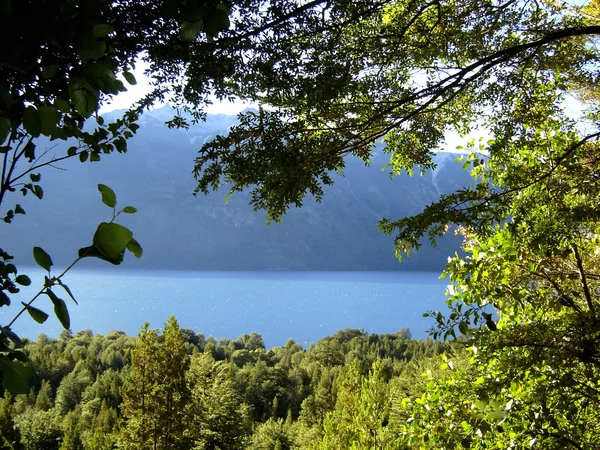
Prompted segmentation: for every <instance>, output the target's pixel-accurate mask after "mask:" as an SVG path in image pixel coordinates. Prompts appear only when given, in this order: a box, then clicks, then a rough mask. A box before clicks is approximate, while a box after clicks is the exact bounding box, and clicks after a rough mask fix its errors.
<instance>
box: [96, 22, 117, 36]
mask: <svg viewBox="0 0 600 450" xmlns="http://www.w3.org/2000/svg"><path fill="white" fill-rule="evenodd" d="M113 31H115V29H114V28H113V27H112V26H111V25H109V24H107V23H101V24H99V25H96V26H95V27H94V36H96V37H97V38H105V37H107V36H108V35H109V34H110V33H112V32H113Z"/></svg>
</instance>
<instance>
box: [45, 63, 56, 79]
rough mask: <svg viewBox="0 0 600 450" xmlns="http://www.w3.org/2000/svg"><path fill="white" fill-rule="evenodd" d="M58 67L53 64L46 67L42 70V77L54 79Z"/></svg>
mask: <svg viewBox="0 0 600 450" xmlns="http://www.w3.org/2000/svg"><path fill="white" fill-rule="evenodd" d="M57 68H58V66H57V65H56V64H51V65H49V66H45V67H43V68H42V77H44V78H52V77H53V76H54V75H56V69H57Z"/></svg>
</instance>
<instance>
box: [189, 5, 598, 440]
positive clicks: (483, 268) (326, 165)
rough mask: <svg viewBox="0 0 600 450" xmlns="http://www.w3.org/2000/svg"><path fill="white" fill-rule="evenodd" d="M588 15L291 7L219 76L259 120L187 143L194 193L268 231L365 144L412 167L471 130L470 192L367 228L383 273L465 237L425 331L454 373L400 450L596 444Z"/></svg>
mask: <svg viewBox="0 0 600 450" xmlns="http://www.w3.org/2000/svg"><path fill="white" fill-rule="evenodd" d="M599 6H600V4H599V3H598V2H597V1H592V2H590V4H589V5H585V6H569V5H567V4H564V3H557V2H551V1H538V2H515V1H505V2H492V1H481V0H473V1H464V2H458V3H457V2H452V1H431V2H429V1H425V0H423V1H419V0H416V1H395V2H386V1H382V2H376V3H373V2H369V3H368V4H367V3H362V2H359V1H356V2H350V3H348V2H337V3H336V2H329V3H327V4H323V3H321V2H313V3H310V4H307V9H306V10H305V11H304V13H303V14H302V15H300V16H294V20H292V21H287V22H286V23H285V24H282V25H281V27H279V28H277V27H276V28H274V29H269V31H268V32H265V33H263V34H261V33H258V34H255V35H253V36H252V38H251V39H252V50H251V52H252V55H253V58H251V62H250V66H249V72H250V73H251V75H248V76H240V77H235V76H233V81H232V83H233V84H234V86H235V89H237V91H238V92H240V93H241V95H243V96H245V97H247V98H251V99H255V100H257V101H259V102H260V103H262V104H263V105H265V106H268V107H264V108H262V107H261V108H259V110H258V111H249V112H246V113H245V114H243V115H242V116H241V117H240V123H239V125H237V126H235V127H233V128H232V129H231V132H230V133H229V135H227V136H219V137H217V138H216V139H215V140H213V141H212V142H209V143H207V144H205V145H204V146H203V147H202V148H201V149H200V154H199V156H198V159H197V161H196V168H195V174H196V177H197V178H198V182H199V184H198V188H197V190H198V192H208V191H209V190H211V189H216V188H217V187H219V186H221V185H222V184H224V183H225V184H228V185H229V187H230V189H231V192H235V191H238V190H242V189H246V188H248V189H250V190H251V191H252V200H251V204H252V205H253V206H254V207H255V208H257V209H265V210H267V212H268V215H269V217H270V219H274V220H278V219H279V218H280V217H281V215H282V214H283V213H285V211H286V210H287V208H288V207H289V206H290V205H296V206H299V205H301V203H302V199H303V198H304V196H305V195H307V194H312V195H314V196H316V197H317V198H319V197H320V196H321V195H322V192H323V191H322V186H323V185H325V184H330V183H331V182H332V180H331V178H330V175H329V173H330V172H331V171H334V170H337V171H341V170H343V167H344V158H345V157H346V156H349V155H354V156H358V157H361V158H363V159H364V160H365V161H368V159H369V155H370V154H371V149H372V148H373V146H374V144H375V143H376V142H378V140H380V139H381V140H383V141H384V143H385V145H386V151H387V152H388V153H389V154H390V165H389V170H390V172H391V173H392V174H393V175H396V174H399V173H400V172H402V171H406V172H409V173H412V172H413V171H418V170H422V169H424V168H427V167H430V166H431V164H432V163H431V154H432V152H433V151H435V150H436V149H439V148H440V147H442V146H443V142H444V137H445V135H446V134H447V133H448V132H457V133H459V134H460V135H463V136H466V135H467V134H469V133H470V132H473V131H475V130H477V129H479V130H481V131H480V133H482V134H485V135H487V136H489V140H486V139H485V138H482V139H481V140H480V141H479V142H477V141H475V140H474V139H473V140H467V141H468V144H467V152H468V153H469V156H468V157H467V158H466V160H465V168H466V169H467V168H471V169H472V173H473V175H474V178H475V182H474V185H473V186H472V187H466V188H465V189H463V190H460V191H457V192H456V193H453V194H450V195H445V196H442V197H441V198H440V200H439V201H438V202H436V203H434V204H432V205H430V206H428V207H427V208H426V209H425V210H424V211H423V212H422V213H421V214H418V215H416V216H414V217H409V218H402V219H400V220H395V219H384V220H382V221H381V222H380V227H381V229H382V230H383V231H384V232H386V233H388V234H396V241H395V247H396V254H397V256H398V257H399V259H402V258H403V257H404V256H406V255H408V254H410V253H411V251H413V250H415V249H418V247H419V246H420V245H421V241H422V240H423V239H424V238H428V239H429V240H430V241H432V242H433V243H435V242H436V240H437V239H438V238H439V237H440V236H442V235H443V234H445V233H446V232H447V231H448V230H449V229H450V228H454V229H455V230H456V232H457V233H459V234H462V235H463V236H464V237H465V247H466V248H465V250H466V252H467V256H466V257H456V258H454V259H453V260H452V261H451V262H450V264H449V268H448V275H449V276H450V280H451V283H452V285H451V287H450V288H449V294H450V299H449V304H450V306H451V308H452V309H451V311H450V313H449V315H448V317H444V315H443V314H442V313H437V312H435V313H434V314H432V316H434V317H435V319H436V320H437V323H438V328H437V329H436V330H434V331H433V332H434V336H436V337H444V338H450V337H456V336H457V335H458V332H461V333H462V334H464V335H465V336H466V341H467V343H468V345H472V346H473V348H474V349H477V354H476V355H475V356H474V357H473V361H474V362H473V366H474V367H471V368H468V369H464V370H463V369H461V370H457V371H452V374H451V375H448V377H444V378H443V380H442V381H440V382H436V381H433V382H432V385H431V386H429V385H428V387H427V389H426V392H425V393H424V394H423V395H424V396H423V397H422V398H421V400H420V401H418V400H419V398H416V399H413V400H414V402H411V403H410V405H413V406H412V407H414V408H415V409H414V411H413V413H414V417H413V419H414V421H413V422H414V426H412V427H409V428H410V429H411V430H412V431H410V432H409V431H407V433H409V434H410V433H415V435H414V436H418V438H415V439H417V440H415V441H412V444H410V445H421V446H432V445H433V446H436V445H437V446H444V447H449V448H452V447H457V448H458V447H461V446H464V445H467V444H468V445H471V446H472V447H474V448H484V447H486V448H487V447H489V446H507V445H518V446H524V445H534V444H536V443H537V442H539V443H540V444H539V445H542V446H544V448H564V447H565V446H568V447H572V448H593V447H596V446H598V442H597V441H596V436H597V435H598V433H597V430H596V429H595V425H591V424H596V423H597V417H596V415H595V414H596V413H595V412H594V410H593V408H594V407H593V406H592V405H595V404H596V403H597V401H598V398H597V391H596V390H595V388H594V387H593V386H596V385H597V381H598V380H597V377H598V365H599V364H600V362H599V361H600V356H599V355H600V338H599V336H600V334H599V328H598V323H599V316H598V312H597V310H598V301H599V297H598V292H599V290H598V286H597V282H598V281H597V280H598V274H597V273H596V270H595V267H597V265H598V261H597V254H598V252H599V246H598V225H599V223H598V213H597V208H596V204H597V202H598V196H599V195H600V192H599V190H598V187H597V185H598V184H597V182H596V179H597V177H598V172H599V167H598V158H597V154H598V150H599V149H598V145H599V144H598V138H599V137H600V133H598V123H599V122H598V119H599V117H600V115H599V113H600V111H599V110H598V106H599V103H598V91H597V78H598V64H597V62H598V56H599V54H598V50H597V36H598V34H599V33H600V14H599V13H598V11H599V10H600V8H599ZM279 32H280V34H279ZM238 51H239V52H240V54H241V52H242V50H241V49H235V48H233V47H232V49H231V52H232V54H233V55H238V53H236V52H238ZM236 83H237V84H236ZM573 99H576V101H577V102H578V107H579V109H580V112H579V113H578V114H577V117H575V118H573V117H572V116H571V117H570V116H569V115H568V114H567V113H566V111H565V102H567V101H574V100H573ZM445 364H447V363H445ZM442 400H443V401H442ZM446 412H447V413H448V415H446ZM436 421H437V422H436ZM436 423H438V424H443V425H444V426H443V427H439V428H438V427H437V426H435V424H436ZM450 424H451V425H452V426H449V425H450ZM426 425H428V426H430V427H433V428H428V426H426ZM498 426H500V427H501V428H502V430H506V431H507V433H502V432H501V433H498V432H497V431H498V428H497V427H498ZM416 430H420V431H416ZM432 430H434V431H433V432H432ZM444 430H445V431H444ZM433 438H435V439H437V442H436V443H433V441H431V440H432V439H433ZM411 439H412V438H411Z"/></svg>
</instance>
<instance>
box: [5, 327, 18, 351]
mask: <svg viewBox="0 0 600 450" xmlns="http://www.w3.org/2000/svg"><path fill="white" fill-rule="evenodd" d="M0 330H1V331H2V334H4V335H5V336H6V337H7V338H8V339H10V340H11V341H12V342H14V343H15V345H16V346H17V347H22V346H23V342H22V341H21V338H20V337H19V336H17V334H16V333H15V332H14V331H12V330H11V329H10V328H8V327H2V328H1V329H0Z"/></svg>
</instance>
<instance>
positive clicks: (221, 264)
mask: <svg viewBox="0 0 600 450" xmlns="http://www.w3.org/2000/svg"><path fill="white" fill-rule="evenodd" d="M173 112H174V111H173V109H172V108H171V107H170V106H165V107H163V108H161V109H158V110H154V111H151V112H147V113H145V114H144V115H143V116H142V117H141V119H140V122H139V123H140V125H141V126H140V129H139V130H138V133H137V135H136V136H135V137H134V138H132V139H131V140H130V142H129V150H128V152H127V153H126V154H112V155H108V156H105V157H102V161H100V162H99V163H85V164H81V163H79V162H78V161H67V162H66V163H65V164H63V165H61V168H64V169H66V171H63V170H50V171H46V172H43V175H42V182H41V184H42V186H43V188H44V192H45V195H44V199H43V200H42V201H39V200H37V199H34V198H31V196H27V197H26V198H22V197H20V196H18V195H16V194H15V195H13V197H12V198H9V199H8V201H9V203H7V204H6V206H7V207H11V206H12V205H11V203H10V202H14V203H20V204H21V205H22V206H23V207H24V208H25V210H26V211H27V214H26V215H25V216H18V217H17V218H16V220H15V222H14V223H13V224H11V225H6V226H4V230H3V236H4V242H3V246H4V248H5V250H7V251H8V252H9V253H11V254H13V255H15V256H16V257H17V263H25V264H26V263H32V258H31V247H32V246H33V245H39V246H42V247H43V248H44V249H45V250H46V251H48V252H49V253H50V254H51V255H52V257H53V258H54V261H55V263H56V264H59V265H66V264H68V263H70V262H71V261H72V259H73V258H74V256H75V255H76V252H77V249H78V248H80V247H82V246H85V245H89V243H90V242H91V238H92V236H93V233H94V231H95V227H96V225H97V223H98V222H100V221H102V220H106V219H107V218H109V215H110V211H109V210H108V209H107V208H106V207H105V206H104V205H102V204H101V202H100V194H99V193H98V191H97V184H98V183H104V184H106V185H108V186H110V187H111V188H112V189H113V190H114V191H115V192H116V194H117V197H118V202H119V206H126V205H132V206H135V207H136V208H137V209H138V213H137V214H135V215H132V216H126V217H123V218H121V217H119V219H120V220H121V219H122V222H123V223H124V224H126V225H127V226H128V227H130V228H131V230H132V231H133V232H134V235H135V237H136V239H137V240H138V241H139V242H140V243H141V244H142V246H143V247H144V256H143V257H142V259H140V260H135V259H134V258H132V257H131V256H128V257H127V258H126V261H125V263H124V264H125V266H127V267H130V268H149V269H171V270H256V271H261V270H289V271H306V270H319V271H327V270H345V271H353V270H424V271H425V270H440V269H441V268H443V266H444V264H445V263H446V260H447V256H448V255H451V254H453V253H454V252H455V251H456V250H457V249H458V248H459V240H458V238H455V237H453V236H449V237H447V238H445V239H444V240H443V241H442V243H441V245H440V246H439V247H437V248H431V247H429V246H428V245H424V246H423V248H422V249H421V250H420V251H419V252H417V253H416V254H415V255H414V256H411V257H410V258H409V259H408V260H407V261H406V262H405V263H403V264H399V263H398V261H397V260H396V259H395V257H394V254H393V239H392V238H391V237H388V236H385V235H383V234H382V233H380V232H379V231H378V230H377V222H378V220H379V219H381V218H383V217H387V218H392V219H396V218H399V217H403V216H407V215H411V214H415V213H418V212H419V211H421V210H422V208H423V207H424V206H426V205H427V204H429V203H431V202H433V201H435V200H436V199H437V198H438V196H439V194H440V193H447V192H452V191H454V190H456V189H458V188H460V187H463V186H465V185H468V184H469V183H470V182H471V179H470V177H469V175H468V173H467V172H465V171H463V170H462V168H461V165H460V164H459V163H457V162H455V161H454V158H456V156H457V155H453V154H449V153H440V154H438V155H436V157H435V160H436V162H437V164H438V167H437V168H436V169H435V170H434V171H428V172H427V173H426V174H425V175H423V176H415V177H407V176H400V177H395V178H394V179H390V177H389V174H388V173H386V172H385V171H381V170H379V168H381V167H383V166H384V165H385V164H386V163H387V162H388V158H387V155H386V154H384V153H382V152H381V151H376V152H375V153H374V155H373V158H372V159H371V167H365V165H364V163H363V162H362V161H360V160H358V159H348V160H347V164H346V168H345V170H344V174H345V176H344V177H341V176H339V175H335V176H334V179H335V184H334V185H333V186H328V187H326V188H325V196H324V199H323V202H322V203H316V202H315V201H314V200H313V199H310V198H309V199H307V200H306V201H305V203H304V206H303V207H302V208H300V209H292V210H290V212H289V213H288V214H287V215H286V217H284V219H283V223H282V224H272V225H270V226H266V222H265V220H264V213H263V212H254V211H253V210H252V209H251V207H250V206H248V200H249V195H248V194H247V193H241V194H234V195H233V196H232V197H231V199H230V201H229V203H228V204H225V203H224V198H225V193H224V192H217V193H213V194H210V195H208V196H203V195H202V196H199V197H197V198H196V197H194V196H193V195H192V191H193V189H194V187H195V185H196V184H195V181H194V179H193V177H192V174H191V172H192V168H193V163H194V157H195V155H196V153H197V150H198V149H199V148H200V146H201V145H202V144H203V143H204V142H206V141H208V140H209V139H211V138H212V137H214V136H215V135H216V134H218V133H221V134H224V133H226V132H227V130H228V128H229V127H230V126H231V125H232V124H234V123H235V121H236V116H228V115H223V114H218V115H209V116H208V117H207V120H206V122H203V123H199V124H196V125H192V126H191V127H190V129H189V130H182V129H179V130H176V129H168V128H167V126H166V125H165V124H164V121H165V120H168V119H169V118H171V117H172V115H173ZM117 114H118V112H114V113H108V114H107V115H106V116H108V117H107V118H108V119H110V117H111V116H115V115H117ZM63 147H64V148H63ZM66 147H67V145H63V146H61V144H59V146H57V147H56V148H55V149H54V151H55V152H56V153H57V154H64V152H65V151H66ZM38 148H43V146H42V145H41V144H38ZM86 264H94V263H93V262H90V263H86Z"/></svg>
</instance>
